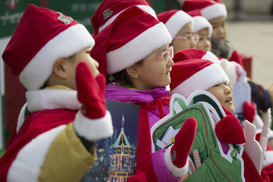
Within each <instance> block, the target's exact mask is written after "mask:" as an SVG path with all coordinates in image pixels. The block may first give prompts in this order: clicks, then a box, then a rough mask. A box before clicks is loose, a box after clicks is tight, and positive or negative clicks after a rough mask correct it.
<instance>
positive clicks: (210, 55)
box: [201, 51, 220, 65]
mask: <svg viewBox="0 0 273 182" xmlns="http://www.w3.org/2000/svg"><path fill="white" fill-rule="evenodd" d="M201 59H207V60H209V61H211V62H213V63H215V64H219V65H220V61H219V59H218V57H217V56H215V55H214V54H213V53H212V52H210V51H207V52H206V54H205V55H204V56H203V57H202V58H201Z"/></svg>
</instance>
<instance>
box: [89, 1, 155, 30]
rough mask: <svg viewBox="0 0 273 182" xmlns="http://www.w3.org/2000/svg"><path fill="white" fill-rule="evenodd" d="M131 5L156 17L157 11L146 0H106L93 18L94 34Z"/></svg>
mask: <svg viewBox="0 0 273 182" xmlns="http://www.w3.org/2000/svg"><path fill="white" fill-rule="evenodd" d="M131 6H137V7H139V8H140V9H142V10H144V11H146V12H147V13H149V14H151V15H152V16H154V17H156V13H155V11H154V10H153V8H152V7H151V6H150V5H149V4H148V2H147V1H146V0H130V1H128V0H104V1H103V2H102V3H101V4H100V6H99V7H98V9H97V10H96V12H95V13H94V15H93V16H92V18H91V23H92V27H93V30H94V33H93V35H96V34H98V33H99V32H101V31H102V30H103V29H104V28H105V27H106V26H107V25H109V24H110V23H112V22H113V21H114V20H115V18H116V17H117V16H118V15H119V14H120V13H121V12H122V11H124V10H126V9H127V8H129V7H131Z"/></svg>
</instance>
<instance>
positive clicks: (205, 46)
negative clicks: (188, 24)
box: [196, 28, 211, 51]
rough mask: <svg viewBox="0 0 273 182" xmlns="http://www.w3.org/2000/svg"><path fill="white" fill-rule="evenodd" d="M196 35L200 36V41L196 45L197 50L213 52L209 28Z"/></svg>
mask: <svg viewBox="0 0 273 182" xmlns="http://www.w3.org/2000/svg"><path fill="white" fill-rule="evenodd" d="M196 33H197V34H198V35H199V40H198V42H197V44H196V49H201V50H204V51H211V42H210V36H209V30H208V28H203V29H201V30H199V31H198V32H196Z"/></svg>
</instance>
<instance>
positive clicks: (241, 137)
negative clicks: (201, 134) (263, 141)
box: [215, 114, 246, 144]
mask: <svg viewBox="0 0 273 182" xmlns="http://www.w3.org/2000/svg"><path fill="white" fill-rule="evenodd" d="M215 133H216V135H217V137H218V139H219V141H220V142H225V143H229V144H242V143H245V142H246V138H245V134H244V129H243V128H242V125H241V124H240V122H239V121H238V119H237V118H236V117H235V116H234V115H233V114H231V115H227V116H226V117H224V118H223V119H221V120H220V121H219V122H218V123H217V124H216V126H215Z"/></svg>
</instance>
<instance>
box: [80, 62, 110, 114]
mask: <svg viewBox="0 0 273 182" xmlns="http://www.w3.org/2000/svg"><path fill="white" fill-rule="evenodd" d="M76 82H77V90H78V100H79V101H80V102H81V103H82V104H83V107H82V110H81V112H82V114H83V115H84V116H85V117H87V118H90V119H97V118H101V117H103V116H104V115H105V114H106V106H105V104H106V102H105V99H104V90H105V77H104V76H103V75H102V74H99V75H98V76H97V77H96V78H94V76H93V74H92V73H91V71H90V69H89V67H88V65H87V64H86V63H85V62H80V63H79V64H78V66H77V74H76Z"/></svg>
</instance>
